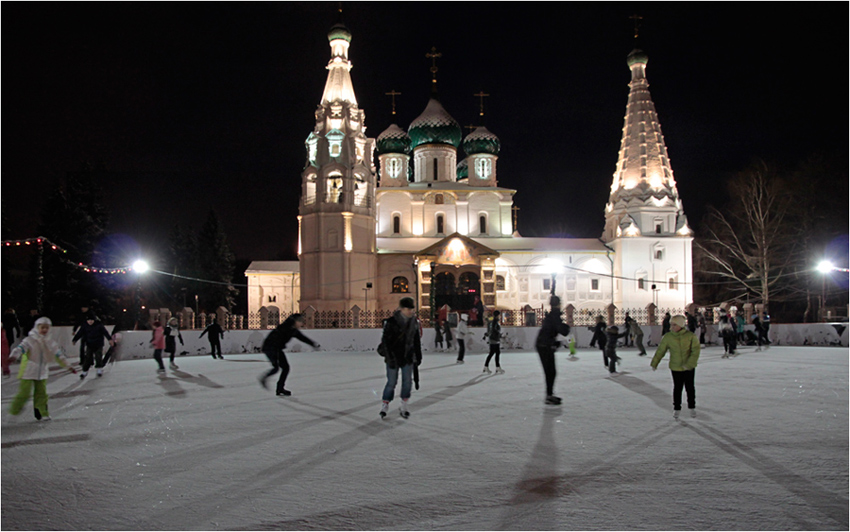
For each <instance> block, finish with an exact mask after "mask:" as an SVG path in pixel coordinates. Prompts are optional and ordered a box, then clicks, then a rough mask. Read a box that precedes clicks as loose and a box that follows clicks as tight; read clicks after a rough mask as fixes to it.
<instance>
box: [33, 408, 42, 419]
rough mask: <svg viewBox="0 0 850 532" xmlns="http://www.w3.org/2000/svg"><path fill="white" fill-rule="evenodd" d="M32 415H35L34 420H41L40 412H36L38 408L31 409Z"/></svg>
mask: <svg viewBox="0 0 850 532" xmlns="http://www.w3.org/2000/svg"><path fill="white" fill-rule="evenodd" d="M33 414H34V415H35V419H38V420H40V419H41V412H39V411H38V408H33Z"/></svg>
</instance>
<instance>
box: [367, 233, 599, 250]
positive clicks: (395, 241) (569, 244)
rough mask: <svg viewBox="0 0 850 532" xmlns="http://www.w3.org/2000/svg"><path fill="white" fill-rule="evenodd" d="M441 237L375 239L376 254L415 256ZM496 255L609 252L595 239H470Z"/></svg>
mask: <svg viewBox="0 0 850 532" xmlns="http://www.w3.org/2000/svg"><path fill="white" fill-rule="evenodd" d="M444 238H445V237H401V238H399V237H378V239H377V241H378V253H418V252H419V251H422V250H424V249H426V248H428V247H430V246H432V245H434V244H436V243H437V242H439V241H441V240H443V239H444ZM470 240H474V241H475V242H478V243H479V244H481V245H483V246H486V247H488V248H490V249H492V250H494V251H498V252H500V253H511V252H513V253H530V252H538V253H546V252H551V253H554V252H564V253H581V252H601V253H605V252H606V251H609V250H608V249H607V248H606V247H605V245H604V244H603V243H602V242H601V241H600V240H599V239H597V238H534V237H531V238H526V237H518V238H517V237H514V238H487V237H481V238H479V237H470Z"/></svg>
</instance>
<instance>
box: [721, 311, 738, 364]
mask: <svg viewBox="0 0 850 532" xmlns="http://www.w3.org/2000/svg"><path fill="white" fill-rule="evenodd" d="M734 322H735V318H734V317H731V316H729V314H727V313H726V310H725V309H720V336H722V337H723V356H722V357H721V358H729V356H730V355H734V354H735V348H736V347H737V343H736V341H735V339H736V338H737V336H738V334H737V332H736V331H735V327H734V326H733V325H732V324H733V323H734Z"/></svg>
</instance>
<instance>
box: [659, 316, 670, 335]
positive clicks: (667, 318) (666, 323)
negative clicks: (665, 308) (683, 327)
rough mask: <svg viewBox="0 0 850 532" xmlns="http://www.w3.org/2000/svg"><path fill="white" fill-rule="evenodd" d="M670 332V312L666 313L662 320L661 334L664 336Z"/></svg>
mask: <svg viewBox="0 0 850 532" xmlns="http://www.w3.org/2000/svg"><path fill="white" fill-rule="evenodd" d="M668 332H670V313H669V312H665V313H664V319H663V320H661V336H664V335H665V334H667V333H668Z"/></svg>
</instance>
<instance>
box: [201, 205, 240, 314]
mask: <svg viewBox="0 0 850 532" xmlns="http://www.w3.org/2000/svg"><path fill="white" fill-rule="evenodd" d="M197 245H198V253H197V257H198V268H199V272H200V277H201V278H202V279H204V280H205V281H208V282H205V283H202V284H201V287H200V290H199V292H200V295H201V305H202V306H203V307H204V308H205V309H206V310H207V311H208V312H212V311H214V310H215V309H216V308H218V307H219V306H224V307H226V308H227V309H232V308H233V303H234V301H235V297H236V295H237V294H238V293H239V291H238V290H237V289H236V288H235V287H234V286H233V284H232V281H231V279H232V277H233V265H234V261H235V256H234V255H233V253H232V252H231V251H230V246H228V245H227V236H226V235H225V233H224V230H223V228H222V226H221V223H220V222H219V220H218V216H216V214H215V212H214V211H212V210H211V211H210V212H209V214H208V215H207V219H206V221H205V222H204V225H203V226H202V227H201V230H200V231H199V232H198V241H197Z"/></svg>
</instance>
